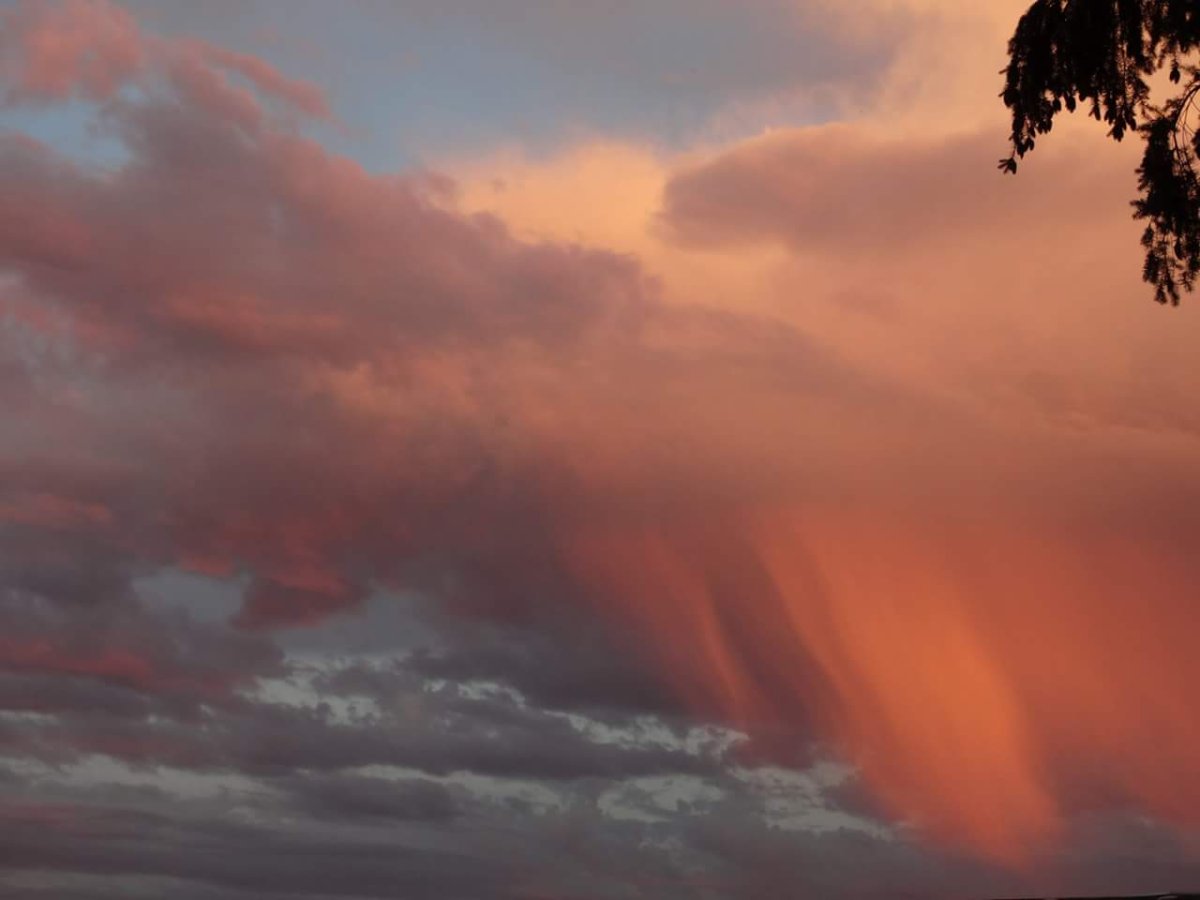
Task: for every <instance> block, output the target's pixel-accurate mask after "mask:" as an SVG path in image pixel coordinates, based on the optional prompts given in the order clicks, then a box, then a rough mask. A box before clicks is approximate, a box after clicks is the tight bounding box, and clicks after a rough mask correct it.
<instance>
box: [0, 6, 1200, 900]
mask: <svg viewBox="0 0 1200 900" xmlns="http://www.w3.org/2000/svg"><path fill="white" fill-rule="evenodd" d="M814 10H816V7H814ZM680 14H682V13H680ZM813 14H814V15H816V12H814V13H813ZM921 14H922V15H926V14H927V11H923V12H922V13H921ZM2 15H3V16H4V29H3V34H4V37H3V45H2V47H0V50H2V52H3V68H2V71H3V74H4V79H5V81H4V84H3V93H2V96H3V103H4V107H3V109H4V111H5V112H6V113H10V114H12V115H13V117H14V121H17V118H18V117H26V116H38V115H48V116H52V115H56V114H62V112H63V110H65V109H73V110H78V109H86V110H88V113H87V114H88V115H89V116H90V117H91V121H92V122H93V126H94V128H96V129H97V133H98V134H99V135H101V136H102V138H103V140H104V141H105V142H107V143H106V146H107V147H108V150H107V151H106V153H105V154H104V155H103V158H96V159H88V158H82V157H81V155H80V154H78V153H74V152H68V151H69V148H66V147H63V146H61V145H60V144H59V143H56V142H55V141H54V140H53V139H51V138H47V137H46V136H45V135H44V134H42V135H41V136H37V137H35V136H34V135H33V134H32V133H31V131H32V130H36V129H25V128H22V127H17V128H12V129H6V130H5V132H4V134H3V136H2V137H0V193H2V194H3V196H5V197H6V198H12V202H8V203H6V204H4V206H3V208H2V209H0V266H2V274H0V398H2V401H0V402H2V403H3V405H4V409H5V412H6V416H7V418H8V419H9V421H11V422H14V423H17V425H16V427H13V428H10V429H7V430H5V432H4V434H3V435H2V436H0V529H3V534H4V538H3V541H2V542H0V582H2V584H0V586H2V587H3V594H0V705H2V709H3V711H2V712H0V798H2V799H0V817H2V818H3V831H4V834H5V836H6V837H5V841H4V842H3V843H4V848H3V850H2V851H0V868H2V869H3V870H4V871H5V873H6V876H8V877H9V878H10V881H9V882H8V883H11V885H12V887H11V888H10V887H9V886H8V883H6V885H5V886H4V887H3V888H0V897H2V896H13V897H17V896H21V897H38V896H46V897H49V896H54V897H78V898H90V900H98V898H103V897H109V896H116V895H118V894H120V895H121V896H135V897H137V896H145V897H152V896H161V895H162V894H163V893H169V894H171V895H172V896H180V897H184V898H196V900H208V898H213V900H217V898H220V900H225V898H230V900H235V898H240V897H251V896H253V897H262V896H280V897H283V896H311V897H316V898H333V897H384V896H405V897H410V896H411V897H420V896H429V897H463V898H466V897H496V898H527V900H532V898H551V897H553V898H563V897H571V898H573V897H579V898H583V897H589V898H590V897H612V898H620V897H630V898H633V897H649V896H654V897H660V896H665V897H676V896H678V897H684V896H688V897H692V896H705V897H712V898H726V897H729V898H733V897H737V898H746V897H764V898H766V897H777V896H780V895H788V894H790V893H794V894H796V895H798V896H807V895H814V896H816V895H819V896H830V897H847V898H864V900H865V898H873V897H879V898H882V897H892V896H895V895H896V891H897V888H896V886H897V885H898V884H902V885H905V886H906V887H905V890H906V891H907V892H908V893H909V894H910V895H911V896H922V897H925V896H946V897H949V896H958V895H962V894H964V893H966V894H971V895H981V894H987V893H993V892H994V893H997V894H1008V893H1013V892H1021V891H1033V892H1037V893H1045V892H1050V891H1053V890H1062V891H1088V890H1096V891H1105V892H1115V891H1121V890H1131V891H1136V890H1144V889H1157V887H1158V886H1160V885H1162V884H1163V882H1164V881H1166V882H1169V883H1170V884H1177V885H1179V886H1181V887H1186V884H1184V882H1185V881H1186V880H1187V879H1189V878H1191V879H1194V878H1195V877H1197V874H1198V872H1200V870H1198V869H1197V863H1196V859H1197V857H1196V853H1195V849H1196V848H1195V840H1196V834H1197V832H1196V828H1197V819H1196V813H1195V810H1196V808H1197V805H1198V801H1200V796H1197V794H1196V792H1195V789H1194V788H1193V787H1192V782H1193V781H1194V779H1192V778H1191V771H1192V769H1193V768H1194V767H1193V765H1192V757H1193V755H1194V754H1193V753H1192V752H1191V751H1192V749H1194V748H1195V747H1196V746H1197V745H1198V744H1200V734H1198V733H1197V730H1196V726H1195V722H1196V717H1195V715H1193V713H1194V711H1195V709H1194V700H1193V698H1192V697H1191V695H1190V694H1191V692H1190V685H1192V684H1193V683H1195V681H1196V679H1197V678H1198V677H1200V671H1198V670H1197V666H1196V664H1195V663H1194V661H1193V658H1194V655H1193V654H1192V653H1191V652H1190V645H1189V641H1190V635H1191V634H1193V633H1194V627H1195V625H1196V624H1197V621H1196V613H1195V611H1194V603H1193V602H1192V598H1193V596H1194V593H1195V587H1196V585H1197V584H1198V583H1200V569H1198V568H1197V563H1196V562H1195V561H1194V560H1193V558H1192V557H1193V554H1191V553H1190V552H1189V549H1188V548H1189V547H1190V546H1191V545H1192V543H1193V539H1194V538H1195V536H1196V535H1197V531H1198V527H1200V522H1197V520H1196V516H1195V512H1194V510H1195V509H1196V508H1197V501H1198V500H1200V497H1198V496H1197V492H1198V490H1200V480H1198V476H1200V472H1198V471H1197V464H1196V459H1197V457H1196V454H1195V452H1194V451H1195V442H1196V434H1197V420H1196V418H1195V415H1194V411H1193V404H1191V403H1190V401H1189V398H1190V397H1191V396H1192V394H1193V392H1194V389H1195V388H1197V387H1200V385H1197V384H1196V370H1195V368H1194V366H1193V365H1192V364H1191V358H1192V350H1191V348H1192V340H1193V337H1194V336H1193V335H1190V334H1189V332H1188V327H1189V323H1190V324H1194V319H1195V315H1194V314H1192V313H1190V312H1188V310H1187V309H1186V308H1185V309H1184V310H1182V311H1180V312H1179V313H1178V314H1177V316H1176V318H1174V319H1171V320H1169V321H1168V320H1165V319H1163V318H1162V316H1161V313H1160V311H1159V310H1156V309H1153V308H1149V306H1150V304H1149V303H1148V301H1146V302H1139V297H1140V296H1141V294H1142V293H1144V292H1141V291H1140V286H1139V283H1138V280H1137V275H1138V272H1137V269H1136V265H1130V262H1131V261H1134V262H1136V230H1134V232H1133V238H1134V240H1133V241H1131V240H1130V235H1131V228H1130V226H1129V223H1128V222H1127V221H1126V220H1125V219H1124V209H1123V206H1122V201H1123V199H1124V198H1125V197H1126V195H1127V194H1128V192H1129V189H1130V180H1129V174H1128V162H1129V160H1128V158H1127V157H1125V156H1123V155H1121V154H1120V153H1116V154H1113V155H1111V156H1105V155H1104V154H1103V153H1102V152H1100V150H1097V145H1096V144H1095V143H1089V138H1088V137H1087V136H1086V134H1085V132H1083V131H1082V130H1072V129H1068V131H1067V133H1066V134H1064V135H1063V140H1062V142H1061V146H1059V147H1057V148H1054V149H1052V150H1049V152H1047V154H1046V159H1045V160H1044V164H1042V165H1041V166H1040V168H1037V167H1033V166H1031V167H1030V171H1029V173H1028V174H1026V173H1025V172H1023V173H1022V175H1021V176H1020V177H1019V178H1018V179H1016V180H1015V181H1014V180H1011V179H1009V180H1001V179H1000V178H999V177H998V176H997V175H996V174H995V173H994V171H993V165H992V164H993V162H994V161H993V159H992V157H993V156H994V155H996V153H997V152H998V149H1002V147H1001V145H1000V143H999V133H998V132H996V131H995V130H994V129H991V128H990V127H983V128H981V129H979V130H968V131H966V132H958V133H954V134H942V133H940V132H931V133H929V134H927V135H925V136H923V137H921V138H920V139H918V138H915V137H912V136H911V135H910V133H909V132H906V131H905V130H903V129H898V130H896V131H894V132H893V133H885V132H884V131H883V130H882V129H881V128H880V127H879V123H878V122H873V123H872V122H863V121H849V122H843V123H837V124H829V125H811V126H806V127H795V128H788V129H780V130H777V131H775V132H774V133H771V134H768V135H765V136H758V137H747V138H746V139H745V140H742V141H739V142H735V143H732V144H729V145H726V146H721V147H718V148H715V149H714V148H709V149H708V150H705V151H703V152H700V151H697V152H695V153H689V154H686V155H683V156H679V157H673V156H672V157H661V156H660V157H655V158H654V159H653V161H652V162H645V163H644V164H643V163H642V162H639V163H638V165H640V166H642V168H641V169H639V170H638V171H639V172H640V173H642V174H641V175H640V176H639V177H643V178H644V179H645V183H647V184H651V185H653V186H654V188H655V189H654V190H652V191H650V192H648V193H649V196H650V197H651V200H650V201H649V202H644V203H643V201H642V200H639V199H638V197H639V196H640V195H635V194H634V193H633V192H632V191H630V192H628V193H626V194H622V193H621V185H620V184H618V183H617V182H618V180H619V177H620V175H621V171H620V169H619V166H618V165H616V164H614V165H613V167H612V170H611V173H608V172H607V170H606V169H605V168H604V167H603V166H601V167H599V168H598V169H597V168H596V167H594V166H592V167H591V168H583V169H579V171H586V172H587V173H588V175H587V177H588V179H589V182H588V184H589V194H588V196H603V195H604V194H605V193H606V192H608V188H607V186H606V184H607V183H606V182H605V181H604V179H605V178H611V179H613V184H612V185H611V193H612V195H613V197H614V198H616V197H621V198H622V203H623V204H624V205H620V204H617V203H616V201H615V200H614V206H613V210H614V211H613V213H612V218H611V220H605V221H600V219H602V218H603V217H601V216H599V214H598V213H597V211H596V210H595V209H594V208H591V207H589V206H588V205H587V204H585V203H583V202H581V200H580V198H579V195H578V194H576V193H575V192H573V189H572V178H575V177H578V176H577V175H576V174H575V172H576V169H573V168H572V167H573V166H581V165H583V164H584V163H587V162H588V161H589V160H594V159H614V160H618V161H620V160H629V159H634V160H641V159H642V157H639V156H638V155H637V153H638V151H636V149H629V150H627V151H621V152H613V151H611V149H610V150H607V151H596V150H588V149H587V148H584V149H583V150H581V151H578V152H577V154H576V155H574V156H571V155H568V157H566V162H563V161H561V160H553V159H552V160H547V161H542V162H538V161H534V162H532V163H530V162H526V163H524V164H523V168H521V170H520V171H518V170H517V167H515V166H514V167H513V169H512V172H511V175H512V179H511V182H505V181H504V175H505V173H504V172H503V171H501V172H489V171H488V165H489V164H488V163H487V161H486V160H485V161H481V162H478V163H477V164H476V165H475V166H474V167H473V170H472V172H471V175H470V177H469V178H464V179H463V180H456V179H455V178H452V177H450V176H447V175H443V174H437V173H434V172H430V171H404V172H401V173H398V174H389V175H379V174H374V173H372V172H369V171H368V170H366V169H365V168H363V167H362V166H361V165H360V164H359V163H357V162H355V161H354V160H352V159H350V158H348V157H345V156H342V155H339V154H338V153H335V152H334V151H332V150H330V149H328V147H327V146H326V144H323V143H322V142H321V141H320V140H318V135H319V134H320V133H321V132H320V129H325V128H330V127H337V115H338V111H337V110H336V109H331V104H330V103H329V101H328V100H327V99H326V96H325V94H324V93H323V91H322V90H321V89H320V88H319V87H318V86H316V85H314V84H311V83H309V82H308V81H306V80H304V79H302V78H299V77H296V76H295V75H293V74H285V73H283V72H281V71H279V70H277V69H276V68H274V67H272V66H270V65H268V64H267V63H266V62H264V61H263V60H261V59H259V58H258V57H256V56H253V55H250V54H247V53H244V52H242V51H240V50H239V51H236V52H235V51H234V50H231V49H228V48H226V47H223V46H220V45H218V44H217V43H214V42H212V41H208V40H205V41H201V40H199V39H198V38H190V37H185V36H180V35H175V36H170V37H167V36H163V35H160V34H156V33H154V31H153V29H152V27H151V25H150V24H147V23H146V22H141V23H139V21H138V20H136V19H135V18H134V17H133V16H132V14H130V13H129V12H128V11H127V10H126V9H124V8H122V7H119V6H117V5H114V4H110V3H103V2H83V0H76V2H68V3H23V4H19V5H16V6H13V7H11V8H9V9H6V10H4V12H3V13H2ZM823 15H824V14H823ZM914 15H915V13H914ZM895 21H897V22H902V21H904V20H903V18H902V17H901V18H899V19H896V20H895ZM542 24H543V25H545V27H547V28H551V29H553V28H556V27H558V26H557V25H555V24H554V22H553V21H552V20H548V21H547V22H544V23H542ZM897 27H899V26H897ZM864 40H866V38H864ZM893 86H894V85H893ZM882 96H889V97H890V96H891V95H890V94H889V93H888V91H886V90H885V91H884V93H883V95H882ZM1100 146H1101V149H1103V145H1100ZM605 152H607V153H608V154H609V156H607V157H605V156H604V155H603V153H605ZM597 154H600V155H597ZM580 161H582V162H580ZM622 164H623V163H622ZM589 165H590V164H589ZM480 173H484V174H485V175H486V176H488V177H484V176H483V175H480ZM564 173H565V174H564ZM493 176H494V177H493ZM480 184H485V185H486V186H487V187H486V189H480V188H479V185H480ZM626 188H628V185H626ZM526 191H527V192H528V194H527V195H526V194H523V192H526ZM630 198H633V199H630ZM635 201H636V202H635ZM638 203H643V205H641V206H639V205H638ZM488 207H492V208H491V209H488ZM548 209H549V210H550V211H551V212H552V213H553V215H551V214H549V213H548V212H547V210H548ZM575 222H578V223H579V227H578V228H573V223H575ZM598 222H599V224H597V223H598ZM564 223H565V224H564ZM630 223H632V224H630ZM533 232H540V234H538V235H536V236H535V235H534V233H533ZM601 232H603V233H604V234H605V235H611V236H612V240H611V241H607V242H606V241H605V240H603V239H600V238H598V237H596V235H597V234H600V233H601ZM710 272H711V273H714V277H713V278H712V279H707V278H706V277H704V275H705V274H706V273H710ZM705 282H707V283H705ZM1173 315H1175V314H1173ZM1116 847H1119V848H1121V853H1120V854H1115V853H1114V849H1113V848H1116ZM5 891H8V892H9V893H7V894H6V893H4V892H5Z"/></svg>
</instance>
